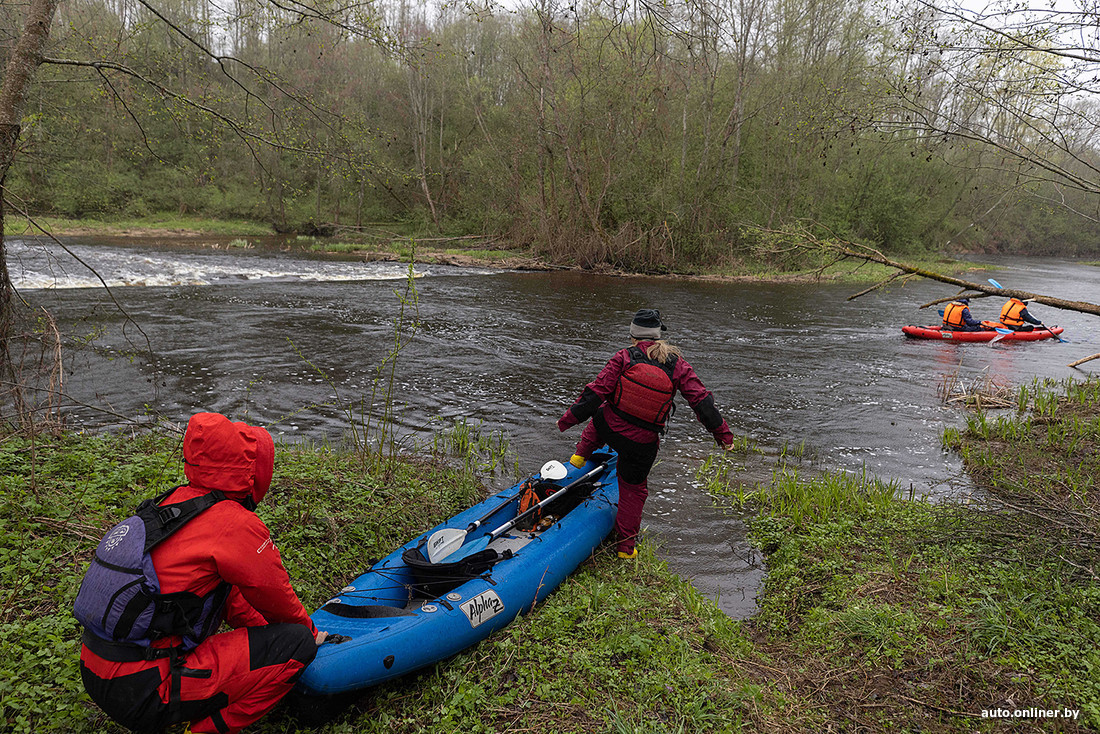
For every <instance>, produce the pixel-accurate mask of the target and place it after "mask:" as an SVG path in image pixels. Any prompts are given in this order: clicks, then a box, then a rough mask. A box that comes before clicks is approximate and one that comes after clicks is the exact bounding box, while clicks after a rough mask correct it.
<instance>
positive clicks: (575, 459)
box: [569, 454, 588, 469]
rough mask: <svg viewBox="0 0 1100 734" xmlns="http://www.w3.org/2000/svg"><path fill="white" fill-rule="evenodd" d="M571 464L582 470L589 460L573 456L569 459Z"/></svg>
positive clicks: (576, 455) (577, 455)
mask: <svg viewBox="0 0 1100 734" xmlns="http://www.w3.org/2000/svg"><path fill="white" fill-rule="evenodd" d="M569 463H570V464H572V465H573V466H575V467H577V468H578V469H581V468H583V467H584V465H585V464H586V463H588V459H586V458H584V457H583V456H581V455H579V454H573V456H571V457H570V458H569Z"/></svg>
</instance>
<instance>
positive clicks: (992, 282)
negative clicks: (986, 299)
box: [985, 278, 1005, 291]
mask: <svg viewBox="0 0 1100 734" xmlns="http://www.w3.org/2000/svg"><path fill="white" fill-rule="evenodd" d="M985 280H986V282H987V283H989V284H990V285H991V286H993V287H994V288H1000V289H1001V290H1002V291H1003V290H1004V289H1005V287H1004V286H1003V285H1001V284H1000V283H998V282H997V281H995V280H993V278H986V279H985Z"/></svg>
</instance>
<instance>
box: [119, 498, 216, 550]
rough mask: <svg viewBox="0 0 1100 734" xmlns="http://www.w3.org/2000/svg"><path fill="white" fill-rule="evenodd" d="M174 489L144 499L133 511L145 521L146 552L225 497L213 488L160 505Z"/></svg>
mask: <svg viewBox="0 0 1100 734" xmlns="http://www.w3.org/2000/svg"><path fill="white" fill-rule="evenodd" d="M176 489H179V487H176ZM175 491H176V490H175V489H171V490H169V491H168V492H166V493H165V494H162V495H160V496H158V497H154V498H153V499H151V500H145V501H144V502H142V503H141V504H140V505H138V509H137V512H135V513H134V514H135V515H137V516H138V517H140V518H141V520H142V522H144V523H145V552H146V553H148V552H149V551H150V550H151V549H152V548H154V547H155V546H156V545H157V544H159V543H160V542H161V541H163V540H164V539H165V538H168V537H169V536H170V535H172V534H173V533H175V532H176V531H177V530H179V529H180V528H182V527H183V526H184V525H186V524H187V523H189V522H190V521H191V520H194V519H195V518H196V517H198V516H199V515H201V514H202V513H204V512H206V511H207V510H209V509H210V508H211V507H213V506H214V505H216V504H218V503H219V502H221V501H222V500H224V499H227V498H226V496H225V495H224V494H222V493H221V492H219V491H217V490H214V491H213V492H208V493H206V494H202V495H199V496H198V497H192V498H191V499H189V500H184V501H183V502H175V503H173V504H170V505H163V506H162V505H161V504H160V503H161V502H163V501H164V500H165V499H167V497H168V496H169V495H170V494H172V492H175Z"/></svg>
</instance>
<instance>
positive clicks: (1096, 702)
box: [706, 379, 1100, 731]
mask: <svg viewBox="0 0 1100 734" xmlns="http://www.w3.org/2000/svg"><path fill="white" fill-rule="evenodd" d="M1018 402H1019V405H1020V408H1021V410H1020V412H1019V414H1017V415H1015V416H1004V415H1001V416H998V417H997V418H996V419H992V418H990V417H989V416H987V415H985V414H978V415H976V416H971V417H969V419H968V422H967V426H966V428H965V429H963V430H958V429H949V430H948V431H946V432H945V437H944V442H945V445H946V446H948V447H950V448H952V449H954V450H956V451H958V452H959V453H960V454H961V455H962V457H963V460H964V462H965V463H966V466H967V469H968V471H969V472H970V473H971V475H972V476H973V477H974V478H975V480H976V481H978V482H979V483H980V484H981V485H982V486H983V487H985V488H986V490H987V491H988V492H989V493H990V494H991V495H992V496H993V497H994V499H993V500H992V501H991V502H990V505H991V506H990V507H984V506H981V505H971V504H969V503H967V504H954V503H950V502H939V503H936V504H933V503H929V502H919V501H908V502H906V501H901V500H900V499H898V497H897V494H896V492H895V491H893V488H892V487H891V486H890V485H886V484H882V483H880V482H875V481H868V480H867V479H866V478H865V477H861V476H858V475H834V474H830V473H827V474H825V475H824V476H817V475H810V476H807V477H803V476H800V475H798V473H797V472H796V470H795V469H794V468H793V467H792V466H790V465H788V466H786V467H784V468H783V469H782V470H781V471H777V472H776V475H775V476H774V477H773V479H772V482H771V486H770V487H762V488H759V489H758V490H756V491H746V490H745V489H744V488H743V487H740V486H739V485H737V479H736V475H734V474H732V473H725V474H723V469H724V468H725V467H723V466H722V465H720V464H715V465H713V466H712V467H711V469H710V470H709V473H708V477H706V478H708V479H709V481H710V483H709V484H708V489H709V491H710V492H711V493H712V494H713V495H715V496H719V497H721V496H725V497H728V498H730V501H732V502H734V503H735V504H736V506H741V505H743V504H744V503H752V504H755V505H756V506H757V516H756V519H754V520H753V521H752V523H751V533H752V536H753V538H754V540H755V541H756V542H757V543H758V544H759V545H760V547H761V548H763V549H764V551H765V553H766V554H767V567H768V576H767V579H766V585H765V593H764V595H763V597H762V599H761V600H760V610H759V612H758V613H757V615H756V616H755V617H754V619H753V621H752V626H753V628H754V629H755V630H757V631H758V632H759V633H760V634H761V635H762V636H763V637H765V639H766V640H767V643H766V644H763V645H761V646H760V647H761V648H762V650H761V651H763V650H772V651H773V652H774V654H776V655H779V656H781V658H782V660H781V661H777V662H776V665H778V666H779V667H781V668H785V669H787V668H788V666H795V667H799V668H800V670H802V671H803V672H807V671H808V673H807V674H808V675H809V677H810V678H811V679H813V678H815V676H821V675H824V676H827V677H828V676H835V677H834V680H835V681H836V686H835V688H833V689H832V690H831V691H830V690H827V689H817V691H816V693H815V694H812V695H816V696H818V697H819V700H822V701H823V703H824V705H827V706H830V707H837V708H844V707H845V706H847V705H848V702H850V701H853V700H855V701H866V698H865V696H866V695H867V690H866V688H864V687H865V686H867V685H868V681H887V682H888V683H886V684H881V683H873V684H871V690H872V691H874V695H875V697H877V698H880V699H881V700H884V701H888V702H889V703H887V704H884V710H885V711H887V712H888V714H887V717H888V720H889V722H890V724H891V725H893V726H898V727H900V728H901V729H906V728H909V727H911V726H917V725H919V726H920V727H921V728H924V724H918V722H919V721H921V720H922V719H921V718H920V717H921V716H923V715H924V714H923V712H924V709H923V708H920V707H918V709H917V710H916V711H914V710H911V709H908V708H907V703H906V702H907V701H908V702H914V701H916V702H918V703H922V702H923V703H927V704H928V705H930V706H933V707H937V708H938V709H939V710H940V711H944V712H950V711H954V712H965V713H967V714H970V715H974V714H976V713H977V712H978V711H979V710H980V709H983V708H991V707H994V706H996V705H1002V704H1003V701H1005V700H1015V701H1031V702H1042V704H1044V705H1046V706H1047V707H1049V708H1058V709H1062V708H1079V709H1081V711H1082V714H1081V716H1082V718H1081V720H1080V721H1079V722H1078V723H1079V724H1082V725H1084V726H1086V727H1090V728H1095V727H1097V726H1100V684H1098V681H1100V678H1098V677H1097V670H1098V669H1100V668H1098V666H1100V653H1098V652H1097V651H1098V650H1100V584H1098V583H1097V580H1096V577H1095V575H1094V574H1092V573H1091V572H1090V571H1089V570H1088V569H1089V565H1090V564H1094V563H1095V552H1094V551H1089V550H1087V549H1086V548H1087V547H1092V546H1088V539H1089V538H1094V537H1095V532H1096V530H1097V518H1096V514H1095V482H1094V481H1092V482H1090V480H1089V479H1088V478H1089V477H1095V476H1096V474H1097V469H1098V468H1097V467H1096V464H1095V461H1094V455H1095V453H1096V452H1095V450H1094V447H1095V445H1096V440H1097V437H1098V436H1100V434H1098V433H1097V426H1098V425H1100V381H1097V380H1094V379H1089V380H1083V381H1067V382H1065V383H1055V382H1052V381H1043V382H1036V383H1034V384H1033V385H1031V386H1025V387H1024V388H1021V390H1020V393H1019V400H1018ZM1008 445H1010V446H1011V450H1006V446H1008ZM1069 447H1072V450H1071V449H1070V448H1069ZM723 487H725V491H723ZM1002 499H1003V500H1004V501H1005V502H1006V503H1007V507H1006V506H1004V505H999V504H998V500H1002ZM819 660H823V661H828V662H827V663H825V664H824V666H823V667H822V666H818V665H816V664H815V663H814V662H813V661H819ZM845 670H847V671H849V672H848V673H838V671H845ZM812 685H813V686H816V683H814V684H812ZM882 685H885V686H886V687H885V688H883V687H881V686H882ZM961 690H966V691H968V692H967V693H966V694H965V695H962V696H960V694H959V691H961ZM1036 705H1039V704H1038V703H1037V704H1036ZM941 724H942V725H943V730H945V731H970V730H971V728H970V727H971V726H972V724H973V720H972V719H966V718H960V717H955V718H951V717H947V718H944V719H941Z"/></svg>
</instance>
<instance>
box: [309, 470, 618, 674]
mask: <svg viewBox="0 0 1100 734" xmlns="http://www.w3.org/2000/svg"><path fill="white" fill-rule="evenodd" d="M616 461H617V457H616V456H615V455H614V454H610V455H609V457H608V458H607V467H606V469H605V470H604V471H603V472H602V473H601V474H599V475H597V476H595V477H594V479H595V487H594V489H592V490H591V493H590V494H588V496H587V498H585V499H584V500H583V501H582V502H580V504H579V505H577V506H576V507H574V508H573V509H571V510H570V511H568V512H567V513H565V515H564V516H563V517H561V518H559V519H558V520H557V521H556V522H555V523H554V524H553V525H551V526H550V527H549V528H547V529H545V530H542V531H537V532H519V531H516V530H511V531H509V532H507V533H505V534H503V535H502V536H501V537H500V538H499V539H497V540H495V541H493V543H492V544H490V548H493V549H495V550H498V552H504V551H506V552H505V553H504V555H505V556H506V557H505V558H504V560H500V561H498V562H496V563H495V564H494V565H493V566H492V567H491V568H490V569H489V570H488V571H486V572H485V573H482V574H480V575H478V576H476V577H474V578H472V579H469V580H466V581H461V582H458V585H456V586H454V587H453V588H449V589H448V590H447V591H446V593H442V594H440V595H438V596H431V597H430V598H425V597H424V595H423V594H422V593H417V592H418V590H422V589H423V588H424V586H423V583H422V582H423V580H424V576H423V571H422V570H421V572H420V576H419V577H418V576H417V575H416V573H415V569H414V568H411V567H410V566H409V565H408V564H407V563H406V562H405V560H403V558H402V554H403V553H405V551H407V550H409V549H411V548H416V547H417V546H418V545H420V544H421V543H422V541H424V540H425V539H426V538H427V537H428V536H430V535H431V534H432V533H433V532H435V531H436V530H439V529H441V528H459V529H463V530H465V528H466V527H467V526H468V525H469V524H470V523H472V522H474V521H475V520H477V519H478V518H480V517H482V516H483V515H485V514H486V513H488V512H489V511H490V510H491V509H492V508H495V507H500V506H502V505H503V507H501V509H500V511H499V512H497V513H496V514H495V515H493V516H492V517H491V518H490V519H489V520H487V521H486V522H485V523H484V525H483V527H482V528H481V529H478V530H477V531H474V532H472V533H470V534H469V536H468V537H467V539H466V541H467V543H469V542H471V541H475V540H478V539H480V538H483V537H484V533H485V532H488V531H491V530H492V529H493V528H496V527H500V526H503V525H504V524H505V523H506V522H508V521H510V520H512V519H513V518H514V517H515V515H516V508H517V505H518V501H512V502H507V503H506V502H505V501H506V500H508V499H509V498H516V499H517V500H518V494H519V491H520V487H521V484H522V483H520V484H517V485H515V486H513V487H511V488H509V489H507V490H505V491H503V492H501V493H499V494H497V495H495V496H493V497H490V498H489V499H487V500H485V501H484V502H482V503H480V504H477V505H475V506H473V507H471V508H470V509H468V510H465V511H464V512H462V513H460V514H458V515H455V516H454V517H453V518H451V519H450V520H448V521H446V522H444V523H442V524H440V525H438V526H436V527H434V528H432V529H431V530H429V531H428V532H426V533H424V534H422V535H419V536H417V537H416V538H414V539H412V540H410V541H409V542H408V543H406V544H405V545H403V546H401V547H400V548H398V549H397V550H396V551H394V552H393V553H391V554H390V555H389V556H387V557H386V558H384V559H382V560H381V561H379V562H378V563H376V564H374V566H373V567H372V568H371V570H369V571H367V572H366V573H364V574H363V575H362V576H359V577H358V578H356V579H355V580H354V581H352V582H351V583H350V584H348V585H347V586H346V587H344V589H343V590H342V591H341V592H340V595H339V596H337V597H335V598H333V599H330V600H329V601H328V602H326V603H325V604H324V605H322V607H321V608H320V609H318V610H317V611H316V612H314V614H313V615H312V619H313V621H314V623H315V624H316V625H317V628H318V629H321V630H324V631H326V632H328V633H329V634H330V635H341V636H343V637H346V638H350V639H347V640H345V641H343V642H340V643H337V644H324V645H321V646H320V647H319V648H318V651H317V657H316V658H315V659H314V661H313V662H312V663H311V664H310V665H309V667H308V668H306V670H305V672H304V674H303V675H302V677H301V679H300V680H299V683H298V690H299V691H300V692H302V693H305V694H307V695H314V696H320V695H333V694H338V693H345V692H348V691H353V690H356V689H361V688H366V687H368V686H372V685H376V684H378V683H382V682H383V681H387V680H390V679H392V678H397V677H398V676H401V675H405V674H406V673H410V672H412V671H414V670H417V669H419V668H423V667H425V666H427V665H431V664H433V663H436V662H438V661H440V660H443V659H445V658H448V657H450V656H452V655H454V654H456V653H458V652H461V651H462V650H465V649H466V648H468V647H470V646H471V645H474V644H475V643H477V642H479V641H481V640H483V639H484V638H486V637H487V636H489V635H490V634H491V633H493V632H494V631H496V630H498V629H500V628H502V627H504V626H506V625H507V624H508V623H510V622H511V621H512V620H513V619H515V618H516V616H517V615H519V614H521V613H528V612H530V611H531V610H532V609H533V608H534V606H535V605H536V604H538V602H540V601H542V600H543V599H545V598H546V597H547V595H549V594H550V593H551V592H552V591H553V590H554V589H556V588H557V587H558V585H559V584H561V582H562V581H563V580H565V578H566V577H567V576H569V574H571V573H572V572H573V571H574V570H575V569H576V568H577V566H579V565H580V564H581V563H582V562H583V561H584V560H585V559H587V558H588V557H590V556H591V555H592V552H593V551H594V550H595V549H596V548H597V547H598V546H599V545H600V543H602V542H603V540H604V539H605V538H606V537H607V535H608V534H609V533H610V532H611V529H612V527H613V526H614V522H615V513H616V511H617V509H618V501H619V485H618V475H617V473H616ZM566 466H567V468H568V469H569V473H568V475H567V476H566V477H565V478H564V479H561V480H559V481H558V482H557V484H559V485H560V486H565V485H567V484H569V483H570V482H572V481H574V480H576V479H577V478H579V477H581V476H583V475H584V474H585V473H587V472H589V471H591V470H592V469H594V468H595V467H596V466H597V465H596V464H594V463H589V464H587V465H586V466H585V467H584V468H582V469H576V468H575V467H572V466H570V465H568V464H567V465H566ZM575 491H581V492H582V494H584V493H586V490H581V487H578V488H576V489H573V490H569V492H567V493H565V494H566V495H568V494H570V493H572V492H575Z"/></svg>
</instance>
